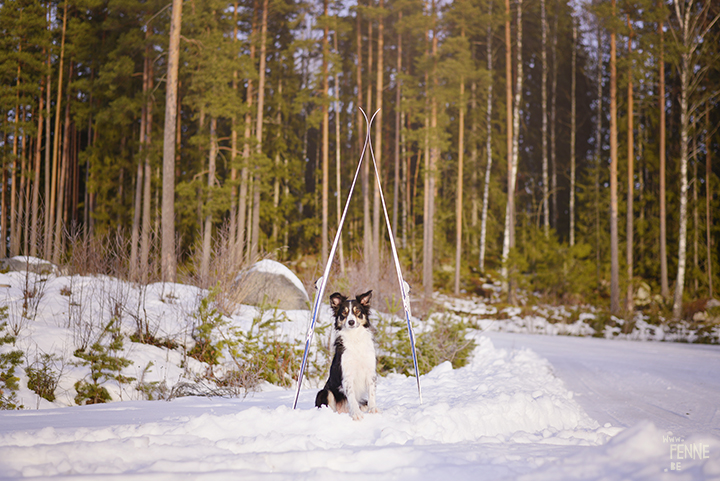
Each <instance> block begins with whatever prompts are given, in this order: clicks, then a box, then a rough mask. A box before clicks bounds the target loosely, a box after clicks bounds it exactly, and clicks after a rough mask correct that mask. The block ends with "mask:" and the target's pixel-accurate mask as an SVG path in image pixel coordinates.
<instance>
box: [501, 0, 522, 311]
mask: <svg viewBox="0 0 720 481" xmlns="http://www.w3.org/2000/svg"><path fill="white" fill-rule="evenodd" d="M522 81H523V63H522V0H518V10H517V78H516V79H515V102H514V105H513V116H512V119H513V129H512V132H513V138H512V158H511V162H510V169H509V174H510V175H509V179H508V180H509V182H510V183H509V184H508V202H507V207H506V209H505V235H504V238H503V253H502V263H503V267H502V277H503V279H504V280H505V282H506V286H507V294H508V302H510V303H512V302H514V301H515V296H514V293H513V289H512V282H511V279H510V273H509V269H508V261H509V256H510V249H512V248H513V247H514V246H515V185H516V183H517V172H518V160H519V153H520V152H519V141H520V138H519V133H520V102H521V101H522Z"/></svg>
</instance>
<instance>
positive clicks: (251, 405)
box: [0, 273, 720, 480]
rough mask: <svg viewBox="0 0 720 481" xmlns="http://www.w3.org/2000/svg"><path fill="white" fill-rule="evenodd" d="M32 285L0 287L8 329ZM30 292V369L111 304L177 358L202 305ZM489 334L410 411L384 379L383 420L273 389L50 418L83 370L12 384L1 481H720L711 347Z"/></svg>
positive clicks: (67, 410)
mask: <svg viewBox="0 0 720 481" xmlns="http://www.w3.org/2000/svg"><path fill="white" fill-rule="evenodd" d="M27 280H28V279H27V277H25V276H23V275H20V274H18V273H10V274H6V275H2V274H0V286H2V285H10V286H11V287H10V288H2V289H5V293H3V292H2V291H1V290H0V302H4V303H6V304H8V305H10V306H11V309H10V314H11V315H16V314H18V313H20V309H21V308H20V307H18V302H21V299H22V296H21V294H22V290H23V284H22V283H23V282H26V281H27ZM38 286H39V285H38ZM26 287H27V284H26ZM63 288H65V289H63ZM42 289H43V296H42V300H41V302H40V304H39V305H38V306H37V309H38V310H37V314H36V315H35V316H34V318H33V319H32V321H28V322H25V323H24V324H23V325H21V326H17V328H18V329H19V330H20V334H19V336H18V341H17V345H18V346H20V347H21V348H22V349H23V350H26V351H32V349H33V348H34V349H36V350H39V351H42V352H68V351H69V352H72V350H73V349H74V348H75V345H76V344H77V343H78V342H83V338H82V336H83V332H84V331H82V329H79V328H73V325H74V324H73V323H77V322H79V319H80V318H81V317H83V316H84V317H85V318H87V317H88V315H89V314H91V313H95V314H96V315H97V316H98V319H97V320H96V322H97V325H101V324H102V322H100V321H102V320H103V319H104V317H103V316H107V315H108V313H112V312H113V311H115V312H117V301H119V300H120V301H122V306H123V309H124V311H123V314H122V315H121V317H122V319H123V332H132V330H133V328H134V323H136V322H137V319H138V317H139V316H140V315H142V316H144V318H145V319H149V320H150V322H151V323H152V325H153V326H154V327H156V328H157V330H158V334H159V335H161V336H163V337H167V338H174V339H178V340H182V339H183V336H185V337H187V336H189V332H188V329H189V328H188V325H189V323H190V324H191V321H189V320H188V319H189V318H190V317H191V313H192V312H193V309H196V307H197V302H198V300H199V299H200V298H201V297H202V295H203V294H202V292H200V291H199V290H197V289H195V288H191V287H186V286H169V285H152V286H150V287H148V288H147V289H144V290H141V289H139V288H138V287H136V286H131V285H126V284H123V283H119V282H118V281H116V280H113V279H109V278H90V277H83V278H80V277H76V278H74V279H71V278H68V277H57V278H55V277H54V276H51V277H50V278H49V279H48V281H47V283H45V284H43V286H42ZM68 293H69V294H68ZM3 296H5V297H3ZM74 296H75V297H74ZM83 296H85V297H83ZM459 304H462V303H460V302H459V301H458V305H457V306H455V307H456V308H457V309H454V310H456V311H460V310H462V309H461V308H462V306H460V305H459ZM488 308H489V309H491V308H492V307H491V306H488ZM468 309H476V310H477V309H481V307H479V306H478V305H477V304H475V306H474V307H473V306H469V307H468ZM254 315H256V311H255V310H254V309H252V308H249V307H242V308H241V309H240V310H239V311H237V312H236V313H235V314H234V315H233V316H232V319H231V321H232V322H233V323H235V324H236V325H238V326H241V327H243V326H244V328H247V326H248V325H249V324H250V323H251V319H252V317H253V316H254ZM325 315H327V313H326V314H325ZM476 315H482V313H481V312H477V313H476ZM307 317H308V314H307V312H302V311H297V312H289V313H288V318H289V319H290V321H289V322H286V323H285V325H284V326H282V329H281V330H282V332H283V335H285V336H287V337H288V338H289V339H300V340H302V339H304V335H305V329H306V327H307V323H308V321H309V319H307ZM537 317H538V318H541V316H540V315H538V316H537ZM11 320H12V321H13V322H15V323H18V322H24V321H18V320H17V319H15V318H13V319H11ZM488 322H489V321H488ZM528 322H529V321H528ZM531 322H533V323H539V321H538V320H536V319H534V318H533V320H532V321H531ZM551 325H554V324H551ZM96 329H97V327H96ZM490 331H492V329H485V330H484V332H481V331H475V332H474V333H473V334H472V336H474V337H475V339H476V341H477V347H476V349H475V351H474V353H473V356H472V360H471V361H470V363H469V364H468V365H466V366H465V367H462V368H459V369H453V368H452V366H451V365H450V364H449V363H445V364H441V365H440V366H437V367H436V368H435V369H433V370H432V371H431V372H430V373H428V374H427V375H424V376H422V377H421V384H422V389H423V403H422V404H420V403H419V399H418V395H417V390H416V385H415V379H413V378H408V377H405V376H401V375H391V376H388V377H384V378H380V379H379V381H378V393H377V394H378V405H379V407H380V408H381V410H382V412H381V413H379V414H368V415H365V417H364V418H363V419H362V420H361V421H358V422H355V421H352V420H351V419H350V418H349V416H347V415H342V414H335V413H333V412H331V411H330V410H327V409H322V410H318V409H315V408H314V402H313V401H314V397H315V393H316V389H314V388H312V387H311V386H310V383H307V384H304V385H303V390H302V392H301V396H300V400H299V403H298V409H296V410H293V409H292V408H291V405H292V400H293V396H294V390H293V389H282V388H278V387H275V386H271V385H264V386H263V388H262V389H261V391H260V392H255V393H249V394H248V395H247V396H246V397H245V398H206V397H186V398H178V399H174V400H173V401H169V402H168V401H141V400H139V399H141V396H139V394H138V392H137V391H133V389H132V385H131V384H126V385H124V386H122V387H121V386H117V385H116V386H115V387H113V386H110V384H111V383H108V388H110V390H111V394H112V395H113V398H114V399H115V400H117V399H120V398H122V399H124V400H125V401H124V402H113V403H109V404H103V405H93V406H73V407H58V406H61V405H67V404H71V403H72V398H73V394H74V389H73V387H72V386H73V384H74V381H75V380H77V379H81V378H82V377H84V376H87V374H88V373H87V367H86V366H77V365H71V364H70V363H68V364H67V365H66V366H65V374H64V375H65V376H66V380H65V381H63V382H62V383H61V386H60V387H59V394H60V396H59V400H58V401H57V402H56V403H54V404H52V403H49V402H47V401H45V400H39V399H38V398H37V396H35V395H34V393H32V392H31V391H29V390H28V389H27V387H26V378H25V377H24V375H21V376H20V377H21V390H20V392H19V397H20V398H21V401H22V402H23V404H24V405H25V406H26V408H32V409H25V410H22V411H2V412H0V479H20V478H23V479H25V478H27V479H83V480H88V479H153V480H156V479H172V480H175V479H238V478H242V479H246V478H247V479H336V478H338V477H342V478H344V479H360V478H363V479H365V478H368V477H370V478H372V479H421V480H436V479H443V480H444V479H453V480H456V479H457V480H464V479H468V480H476V479H491V480H494V479H532V480H534V479H539V480H563V479H609V480H612V479H617V480H621V479H643V480H656V479H683V480H684V479H698V480H700V479H720V415H719V414H718V412H717V406H718V405H720V347H719V346H698V345H686V344H673V343H657V342H653V343H642V342H629V341H618V340H613V341H609V340H604V339H595V338H580V337H567V336H531V335H520V334H510V333H498V332H490ZM3 349H5V350H7V346H5V347H4V348H3ZM123 354H124V355H125V356H126V357H129V358H131V359H132V360H133V364H132V365H131V366H128V367H127V368H126V371H124V373H126V374H127V375H129V376H138V374H139V373H142V372H143V370H144V369H145V367H146V366H147V365H148V364H149V363H150V362H152V363H153V364H152V369H151V370H150V371H148V372H147V380H158V379H161V380H164V381H166V382H168V383H173V382H177V381H178V380H179V379H180V378H181V377H182V376H186V375H187V372H188V370H190V371H192V370H193V369H195V370H196V371H197V372H200V371H201V370H202V369H203V366H202V365H200V363H198V364H197V365H195V364H193V362H194V360H193V359H192V358H187V359H182V357H181V356H180V354H179V353H178V352H177V351H174V350H167V349H160V348H157V347H153V346H148V345H146V344H137V343H131V342H129V341H127V340H126V342H125V347H124V351H123ZM68 361H69V360H68ZM183 362H184V363H185V364H183ZM181 364H183V367H182V368H181V367H180V366H181ZM21 374H22V373H21ZM36 407H39V408H41V409H34V408H36Z"/></svg>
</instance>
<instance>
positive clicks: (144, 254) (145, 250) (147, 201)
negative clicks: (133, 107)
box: [140, 58, 154, 283]
mask: <svg viewBox="0 0 720 481" xmlns="http://www.w3.org/2000/svg"><path fill="white" fill-rule="evenodd" d="M153 76H154V73H153V62H152V60H150V59H149V58H148V94H149V96H148V97H147V98H146V102H147V104H146V105H147V107H146V109H145V111H146V112H147V121H146V122H145V176H144V177H145V178H144V179H143V180H144V187H143V214H142V216H143V217H142V230H141V232H140V273H141V274H142V281H143V283H146V282H147V279H148V273H149V272H148V270H149V268H150V237H151V234H152V231H151V228H150V225H151V213H150V211H151V196H152V168H151V167H150V153H151V150H152V126H153V99H152V91H153V83H154V82H153Z"/></svg>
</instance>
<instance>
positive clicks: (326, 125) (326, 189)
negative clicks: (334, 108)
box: [261, 0, 330, 262]
mask: <svg viewBox="0 0 720 481" xmlns="http://www.w3.org/2000/svg"><path fill="white" fill-rule="evenodd" d="M323 15H324V16H325V28H324V30H323V40H322V95H323V97H322V229H321V240H320V246H321V249H320V250H321V254H320V255H321V260H322V262H325V261H326V260H327V258H328V209H329V202H330V199H329V196H330V186H329V185H328V184H329V182H330V152H329V150H330V108H329V106H328V101H329V98H328V97H329V96H328V93H329V84H330V81H329V78H328V56H329V55H330V51H329V50H330V48H329V44H328V34H329V28H328V24H327V15H328V1H327V0H324V1H323ZM263 18H264V15H263ZM261 48H262V47H261Z"/></svg>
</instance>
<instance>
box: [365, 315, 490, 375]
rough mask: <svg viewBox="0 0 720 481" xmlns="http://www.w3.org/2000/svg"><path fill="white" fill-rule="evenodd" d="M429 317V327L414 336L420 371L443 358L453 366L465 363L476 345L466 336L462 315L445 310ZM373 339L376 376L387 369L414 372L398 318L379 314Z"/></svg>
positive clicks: (468, 326)
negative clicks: (375, 355) (376, 368)
mask: <svg viewBox="0 0 720 481" xmlns="http://www.w3.org/2000/svg"><path fill="white" fill-rule="evenodd" d="M431 319H432V321H433V326H432V329H430V330H427V331H425V332H422V333H420V334H416V335H415V349H416V352H417V360H418V370H419V371H420V374H426V373H428V372H430V371H431V370H432V368H434V367H435V366H437V365H439V364H441V363H443V362H445V361H450V362H451V363H452V365H453V368H459V367H462V366H464V365H465V364H467V362H468V360H469V359H470V356H471V355H472V352H473V350H474V349H475V345H476V343H475V340H473V339H467V334H468V330H469V329H470V328H471V326H470V325H469V324H468V323H467V322H466V321H465V320H464V319H463V318H461V317H458V316H453V315H451V314H447V313H445V314H443V315H435V316H432V317H431ZM375 341H376V343H377V352H378V356H377V359H378V373H379V374H380V375H385V374H388V373H391V372H396V373H400V374H405V375H408V376H414V375H415V367H414V366H413V361H412V348H411V345H410V338H409V336H408V332H407V324H406V323H405V322H404V321H403V320H402V319H400V318H399V317H396V316H393V315H391V316H390V317H389V318H386V317H384V316H379V319H378V322H377V331H376V336H375Z"/></svg>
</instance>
